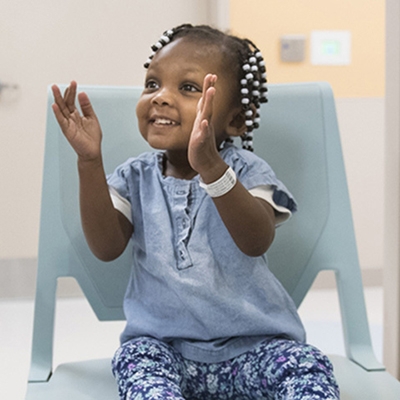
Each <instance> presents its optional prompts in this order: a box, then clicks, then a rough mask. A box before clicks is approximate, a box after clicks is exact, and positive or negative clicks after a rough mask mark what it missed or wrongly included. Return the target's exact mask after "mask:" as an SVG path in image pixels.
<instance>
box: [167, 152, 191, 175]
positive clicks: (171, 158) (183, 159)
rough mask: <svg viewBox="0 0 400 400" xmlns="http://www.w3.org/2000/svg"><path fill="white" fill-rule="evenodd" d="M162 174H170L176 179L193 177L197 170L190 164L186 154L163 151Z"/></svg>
mask: <svg viewBox="0 0 400 400" xmlns="http://www.w3.org/2000/svg"><path fill="white" fill-rule="evenodd" d="M163 174H164V176H172V177H174V178H178V179H187V180H190V179H193V178H194V177H195V176H196V175H197V172H196V171H195V170H194V169H193V168H192V167H191V166H190V164H189V160H188V158H187V154H185V155H182V153H179V154H176V153H174V152H170V151H168V152H165V153H164V160H163Z"/></svg>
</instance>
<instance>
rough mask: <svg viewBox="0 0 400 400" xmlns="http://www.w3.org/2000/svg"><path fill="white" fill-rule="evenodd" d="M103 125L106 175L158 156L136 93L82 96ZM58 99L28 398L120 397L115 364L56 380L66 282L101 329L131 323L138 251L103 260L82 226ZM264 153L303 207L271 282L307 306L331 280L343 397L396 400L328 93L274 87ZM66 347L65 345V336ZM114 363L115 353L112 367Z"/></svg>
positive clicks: (260, 136) (273, 261) (76, 366)
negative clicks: (374, 339)
mask: <svg viewBox="0 0 400 400" xmlns="http://www.w3.org/2000/svg"><path fill="white" fill-rule="evenodd" d="M80 90H81V91H86V92H87V93H88V94H89V96H90V98H91V100H92V102H93V105H94V108H95V110H96V112H97V114H98V116H99V119H100V122H101V124H102V127H103V134H104V140H103V152H104V160H105V168H106V171H107V172H111V171H112V170H113V169H114V168H115V167H116V166H117V165H118V164H120V163H121V162H123V161H125V160H126V159H127V158H128V157H130V156H134V155H137V154H139V153H141V152H143V151H146V150H149V147H148V146H147V144H146V143H145V142H144V140H143V139H142V138H141V136H140V134H139V133H138V131H137V121H136V117H135V105H136V102H137V100H138V97H139V95H140V92H141V89H140V88H135V87H93V86H91V87H80ZM52 102H53V99H52V95H51V92H50V91H49V100H48V117H47V132H46V148H45V163H44V176H43V193H42V211H41V224H40V225H41V227H40V242H39V259H38V275H37V293H36V300H35V316H34V331H33V343H32V361H31V368H30V374H29V383H28V391H27V396H26V399H29V400H32V399H40V400H45V399H57V400H63V399H68V400H70V399H74V400H83V399H98V400H99V399H107V400H111V399H117V398H118V396H117V387H116V384H115V382H114V378H113V377H112V374H111V371H110V359H107V360H104V359H101V360H89V361H85V362H76V363H68V364H61V365H59V366H58V367H57V368H56V370H55V371H54V372H53V367H52V359H53V339H54V338H53V336H54V315H55V304H56V300H57V298H56V297H57V296H56V289H57V280H58V278H60V277H74V278H75V279H76V280H77V282H78V283H79V285H80V287H81V288H82V291H83V292H84V294H85V296H86V298H87V300H88V301H89V303H90V305H91V307H92V308H93V310H94V312H95V314H96V315H97V317H98V319H99V320H104V321H105V320H122V319H124V315H123V311H122V300H123V295H124V291H125V287H126V283H127V279H128V275H129V269H130V263H131V261H130V260H131V256H130V248H128V249H127V250H126V251H125V253H124V254H123V255H122V256H121V257H120V258H119V259H118V260H116V261H114V262H112V263H103V262H101V261H99V260H97V259H96V258H95V257H94V256H93V255H92V254H91V252H90V250H89V248H88V247H87V245H86V242H85V239H84V236H83V233H82V229H81V226H80V220H79V207H78V176H77V170H76V156H75V154H74V152H73V150H72V149H71V148H70V146H69V145H68V143H67V142H66V140H65V139H64V137H63V135H62V134H61V132H60V130H59V128H58V126H57V124H56V121H55V118H54V117H53V114H52V110H51V104H52ZM261 114H262V116H261V120H262V126H261V128H260V129H259V130H258V131H257V132H256V137H255V149H256V153H257V154H259V155H260V156H261V157H263V158H265V159H266V160H268V162H269V163H270V164H271V165H272V167H273V168H274V170H275V171H276V173H277V174H278V176H279V177H280V178H281V179H282V180H283V181H284V182H285V184H286V185H287V186H288V187H289V188H290V190H291V191H292V192H293V194H294V195H295V197H296V199H297V200H298V203H299V212H298V213H297V214H296V215H295V216H294V217H293V218H292V219H290V220H289V221H288V222H287V223H286V224H284V225H283V226H282V227H280V228H279V230H278V232H277V236H276V239H275V242H274V244H273V246H272V247H271V249H270V250H269V251H268V254H269V259H270V265H271V269H272V270H273V272H274V273H275V274H276V276H277V277H278V278H279V279H280V281H281V282H282V284H283V285H284V286H285V288H286V289H287V290H288V292H289V293H290V295H291V296H292V297H293V299H294V301H295V303H296V305H297V306H299V305H300V304H301V302H302V300H303V299H304V297H305V296H306V294H307V291H308V290H309V289H310V287H311V285H312V283H313V281H314V280H315V278H316V276H317V275H318V273H319V272H321V271H325V270H333V271H334V272H335V276H336V282H337V288H338V295H339V300H340V308H341V316H342V325H343V335H344V343H345V348H346V357H342V356H337V355H332V356H331V355H330V358H331V360H332V362H333V364H334V367H335V372H336V376H337V378H338V381H339V385H340V388H341V393H342V397H341V398H342V399H343V400H347V399H351V400H355V399H360V400H361V399H362V400H368V399H371V400H378V399H379V400H380V399H382V400H383V399H384V400H392V399H393V400H398V399H400V383H399V382H398V381H397V380H396V379H395V378H393V377H392V376H391V375H389V374H388V373H387V372H386V371H385V368H384V367H383V366H382V365H381V364H380V363H379V362H378V361H377V360H376V358H375V356H374V353H373V350H372V346H371V339H370V333H369V326H368V322H367V315H366V310H365V303H364V295H363V288H362V282H361V274H360V267H359V262H358V257H357V248H356V242H355V237H354V228H353V222H352V215H351V209H350V201H349V194H348V189H347V183H346V175H345V170H344V164H343V158H342V151H341V146H340V138H339V131H338V126H337V120H336V112H335V105H334V98H333V94H332V91H331V89H330V87H329V85H328V84H326V83H303V84H282V85H271V86H270V90H269V103H268V105H267V106H266V107H263V108H262V110H261ZM55 339H57V338H55ZM111 357H112V354H111V355H110V358H111Z"/></svg>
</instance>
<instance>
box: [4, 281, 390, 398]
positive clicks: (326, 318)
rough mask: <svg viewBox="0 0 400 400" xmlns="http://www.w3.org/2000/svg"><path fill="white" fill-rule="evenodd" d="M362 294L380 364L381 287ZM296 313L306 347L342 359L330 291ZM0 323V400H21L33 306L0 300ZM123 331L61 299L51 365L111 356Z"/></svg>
mask: <svg viewBox="0 0 400 400" xmlns="http://www.w3.org/2000/svg"><path fill="white" fill-rule="evenodd" d="M365 295H366V303H367V312H368V317H369V323H370V327H371V336H372V341H373V346H374V349H375V353H376V355H377V357H378V359H379V360H382V320H383V292H382V288H380V287H371V288H367V289H366V290H365ZM299 312H300V316H301V318H302V320H303V322H304V325H305V327H306V330H307V334H308V342H309V343H312V344H314V345H316V346H317V347H319V348H320V349H321V350H323V351H324V352H325V353H327V354H330V353H335V354H344V346H343V340H342V333H341V324H340V314H339V306H338V299H337V294H336V292H335V291H334V290H315V289H314V290H311V291H310V293H309V294H308V296H307V297H306V299H305V300H304V302H303V304H302V305H301V307H300V310H299ZM0 321H1V328H0V355H1V357H0V376H1V378H0V399H10V400H23V399H24V397H25V388H26V382H27V377H28V371H29V362H30V347H31V335H32V321H33V302H32V301H31V300H13V301H1V300H0ZM122 328H123V322H98V321H97V319H96V317H95V316H94V314H93V312H92V311H91V309H90V307H89V305H88V304H87V303H86V300H84V299H82V298H69V299H66V298H64V299H60V300H59V301H58V304H57V322H56V331H55V348H54V366H56V365H58V364H59V363H61V362H68V361H77V360H82V359H87V358H104V357H110V356H111V355H112V354H113V352H114V350H115V349H116V347H117V346H118V336H119V333H120V331H121V330H122ZM78 339H79V340H78ZM80 343H85V344H84V345H80Z"/></svg>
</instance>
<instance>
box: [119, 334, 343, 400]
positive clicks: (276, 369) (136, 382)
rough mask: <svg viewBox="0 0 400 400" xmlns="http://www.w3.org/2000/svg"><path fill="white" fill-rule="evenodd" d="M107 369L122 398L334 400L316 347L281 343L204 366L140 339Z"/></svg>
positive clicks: (121, 350)
mask: <svg viewBox="0 0 400 400" xmlns="http://www.w3.org/2000/svg"><path fill="white" fill-rule="evenodd" d="M112 368H113V373H114V376H115V378H116V379H117V382H118V387H119V395H120V398H121V400H144V399H161V400H172V399H179V400H182V399H187V400H214V399H215V400H217V399H218V400H223V399H229V400H234V399H236V400H247V399H249V400H250V399H251V400H253V399H271V400H272V399H279V400H283V399H287V400H288V399H290V400H297V399H301V400H307V399H313V400H317V399H330V400H333V399H339V389H338V386H337V384H336V381H335V378H334V376H333V368H332V365H331V363H330V361H329V360H328V358H327V357H326V356H324V355H323V354H322V353H321V352H320V351H319V350H317V349H316V348H315V347H312V346H310V345H306V344H302V343H298V342H295V341H291V340H285V339H274V340H272V341H266V342H262V343H260V344H259V345H258V346H257V347H256V348H255V349H253V350H252V351H249V352H247V353H244V354H242V355H240V356H238V357H236V358H234V359H232V360H229V361H224V362H221V363H214V364H209V363H200V362H196V361H191V360H187V359H184V358H183V357H182V356H181V355H180V354H179V353H178V352H177V351H176V350H175V349H173V348H172V347H171V346H169V345H167V344H165V343H163V342H160V341H158V340H156V339H153V338H147V337H142V338H138V339H134V340H132V341H130V342H127V343H125V344H124V345H122V346H121V347H120V348H119V349H118V350H117V352H116V353H115V356H114V358H113V361H112Z"/></svg>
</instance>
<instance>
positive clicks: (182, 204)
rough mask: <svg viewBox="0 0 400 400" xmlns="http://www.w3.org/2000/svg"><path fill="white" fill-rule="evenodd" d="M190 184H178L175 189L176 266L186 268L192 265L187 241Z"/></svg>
mask: <svg viewBox="0 0 400 400" xmlns="http://www.w3.org/2000/svg"><path fill="white" fill-rule="evenodd" d="M189 194H190V185H186V186H179V187H177V188H176V189H175V196H174V198H175V202H174V203H175V207H174V208H175V216H176V219H175V233H176V250H177V253H176V254H177V268H178V269H180V270H181V269H186V268H189V267H191V266H192V265H193V263H192V259H191V257H190V254H189V251H188V249H187V243H188V240H189V235H190V228H191V226H190V225H191V224H190V218H189V215H188V211H189V210H188V205H189V204H188V200H189Z"/></svg>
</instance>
